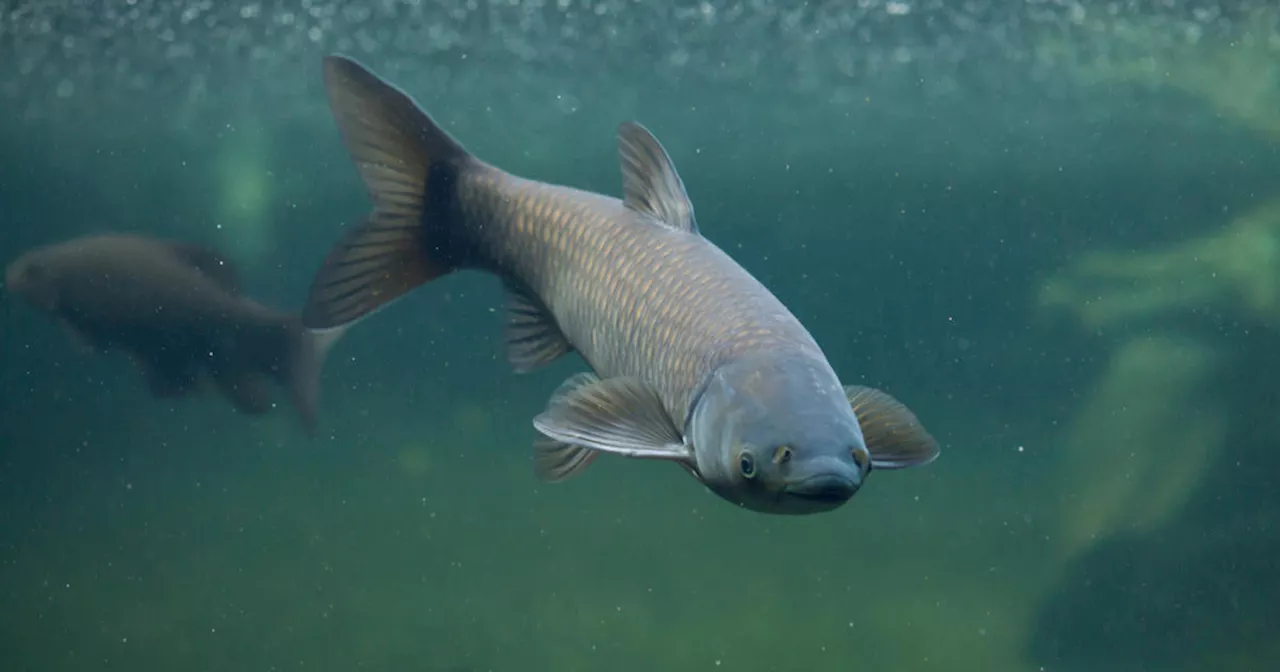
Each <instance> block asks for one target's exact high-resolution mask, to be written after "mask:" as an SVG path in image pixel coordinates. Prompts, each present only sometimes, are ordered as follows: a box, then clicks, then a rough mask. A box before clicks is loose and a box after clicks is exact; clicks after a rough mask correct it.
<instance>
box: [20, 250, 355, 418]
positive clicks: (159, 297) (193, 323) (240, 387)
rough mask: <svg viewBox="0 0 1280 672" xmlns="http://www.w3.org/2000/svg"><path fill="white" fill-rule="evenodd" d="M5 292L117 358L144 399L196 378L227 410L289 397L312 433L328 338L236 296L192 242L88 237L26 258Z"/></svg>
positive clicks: (252, 408)
mask: <svg viewBox="0 0 1280 672" xmlns="http://www.w3.org/2000/svg"><path fill="white" fill-rule="evenodd" d="M5 284H6V287H7V290H8V291H9V293H11V294H14V295H17V296H20V297H22V298H24V299H26V301H27V302H28V303H30V304H31V305H32V306H34V307H35V308H37V309H38V310H40V311H41V312H43V313H45V314H46V315H47V316H49V317H50V318H52V319H53V320H55V321H56V322H58V323H60V324H61V325H63V327H64V328H65V329H66V330H67V331H68V333H69V334H70V335H71V336H72V338H73V339H74V340H75V341H76V342H77V343H79V344H80V345H81V346H82V347H83V348H85V349H88V350H93V351H113V350H114V351H122V352H125V353H127V354H128V355H129V356H130V357H131V358H132V359H133V360H134V362H135V363H136V364H137V365H138V367H139V369H140V371H141V372H142V375H143V376H144V378H145V379H146V381H147V383H148V387H149V389H150V391H151V393H152V394H153V395H155V396H157V397H162V398H176V397H183V396H187V395H189V394H192V393H194V392H196V391H198V390H199V388H200V385H201V381H202V379H203V377H204V376H205V375H208V376H209V377H210V378H212V380H213V382H214V384H215V386H216V387H217V388H218V389H219V391H220V392H221V393H222V394H223V395H224V396H225V397H227V399H228V400H230V401H231V402H232V403H233V404H234V405H235V407H236V408H237V409H239V410H240V411H242V412H246V413H249V414H260V413H265V412H267V411H268V410H270V409H271V408H272V406H273V403H272V400H271V390H270V383H271V382H272V381H276V382H279V383H280V384H282V385H284V386H285V387H287V388H288V389H289V392H290V394H291V396H292V399H293V402H294V404H295V406H296V407H297V410H298V413H299V414H300V415H301V417H302V420H303V423H304V425H305V426H306V428H307V429H308V431H311V430H313V429H314V425H315V419H316V418H315V416H316V410H315V404H316V398H317V396H318V385H319V370H320V367H321V364H322V361H323V356H324V351H325V350H326V349H327V346H328V344H329V343H331V342H332V338H333V336H334V335H336V334H337V333H338V332H335V333H334V334H333V335H330V336H329V337H317V336H316V335H314V334H312V333H310V332H308V331H307V330H305V329H303V328H302V324H301V320H300V319H299V317H298V316H297V315H291V314H286V313H281V312H278V311H275V310H272V309H270V308H267V307H266V306H263V305H261V304H259V303H257V302H255V301H253V300H252V299H250V298H248V297H246V296H244V295H243V294H242V293H241V292H240V290H239V287H238V278H237V274H236V272H235V270H234V268H233V267H232V266H231V265H230V263H229V262H227V260H226V259H224V258H223V257H222V256H221V255H220V254H218V253H217V252H216V251H214V250H212V249H210V248H207V247H204V246H202V245H198V244H192V243H183V242H175V241H165V240H158V239H154V238H149V237H145V236H137V235H129V234H107V235H93V236H84V237H79V238H73V239H71V240H67V241H63V242H60V243H56V244H52V245H48V246H45V247H40V248H36V249H34V250H31V251H28V252H26V253H25V254H23V255H22V256H20V257H19V258H17V259H16V260H14V261H13V262H12V263H10V264H9V266H8V268H7V269H6V271H5Z"/></svg>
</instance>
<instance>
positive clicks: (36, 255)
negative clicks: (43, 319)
mask: <svg viewBox="0 0 1280 672" xmlns="http://www.w3.org/2000/svg"><path fill="white" fill-rule="evenodd" d="M48 257H49V255H48V253H47V251H46V250H34V251H31V252H28V253H26V254H24V255H22V256H21V257H18V258H17V259H15V260H14V261H12V262H11V263H10V264H9V266H8V267H7V268H5V271H4V285H5V291H7V292H8V293H9V294H11V295H13V296H16V297H19V298H21V299H23V300H24V301H26V302H28V303H30V304H31V305H33V306H35V307H37V308H40V309H42V310H47V311H53V310H55V309H56V308H57V305H58V289H57V286H58V278H57V265H56V264H54V263H51V262H52V260H51V259H49V258H48Z"/></svg>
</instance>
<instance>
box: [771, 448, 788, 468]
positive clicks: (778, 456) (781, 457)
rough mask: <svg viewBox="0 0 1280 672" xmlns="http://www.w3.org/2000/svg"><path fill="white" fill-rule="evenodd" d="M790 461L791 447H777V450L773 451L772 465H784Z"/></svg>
mask: <svg viewBox="0 0 1280 672" xmlns="http://www.w3.org/2000/svg"><path fill="white" fill-rule="evenodd" d="M790 461H791V446H778V449H777V450H775V451H773V463H774V464H786V463H788V462H790Z"/></svg>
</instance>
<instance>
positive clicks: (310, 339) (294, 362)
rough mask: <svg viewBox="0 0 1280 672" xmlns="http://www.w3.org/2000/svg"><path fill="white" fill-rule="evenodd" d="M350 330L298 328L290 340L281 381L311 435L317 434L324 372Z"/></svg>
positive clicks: (339, 328)
mask: <svg viewBox="0 0 1280 672" xmlns="http://www.w3.org/2000/svg"><path fill="white" fill-rule="evenodd" d="M344 333H346V329H345V328H343V327H338V328H335V329H329V330H326V331H312V330H310V329H305V328H297V329H294V331H293V334H292V338H291V339H290V351H289V352H288V353H287V359H286V360H285V365H284V366H283V367H282V368H281V370H280V375H281V377H282V380H281V381H280V382H281V383H282V384H283V385H284V386H285V387H287V388H288V389H289V397H290V398H291V399H292V401H293V406H294V408H296V409H298V415H299V416H301V418H302V424H303V427H304V428H305V429H306V430H307V434H312V435H314V434H315V431H316V424H317V420H316V418H317V411H316V408H317V406H318V405H319V402H320V372H321V371H322V370H324V360H325V358H326V357H327V356H328V355H329V350H330V349H331V348H333V344H334V343H337V342H338V339H340V338H342V335H343V334H344Z"/></svg>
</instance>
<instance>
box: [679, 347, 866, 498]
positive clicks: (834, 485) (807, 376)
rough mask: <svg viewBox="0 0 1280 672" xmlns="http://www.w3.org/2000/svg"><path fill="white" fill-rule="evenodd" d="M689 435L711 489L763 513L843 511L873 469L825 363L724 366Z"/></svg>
mask: <svg viewBox="0 0 1280 672" xmlns="http://www.w3.org/2000/svg"><path fill="white" fill-rule="evenodd" d="M689 436H690V439H691V440H692V443H693V446H694V455H695V458H696V460H697V467H698V473H699V475H700V476H701V477H702V480H703V482H704V483H706V485H707V487H709V488H710V489H711V490H712V491H713V492H715V493H716V494H718V495H720V496H721V497H723V498H725V499H728V500H729V501H732V502H734V503H736V504H738V505H740V506H743V507H744V508H747V509H751V510H754V511H758V512H762V513H780V514H808V513H819V512H823V511H830V510H833V509H836V508H838V507H840V506H841V505H842V504H844V503H845V502H847V501H848V500H849V499H850V498H851V497H853V495H854V493H856V492H857V491H858V489H859V488H860V487H861V486H862V482H863V480H864V479H865V478H866V476H867V474H868V473H869V471H870V469H871V456H870V453H869V452H868V450H867V446H866V442H865V440H864V439H863V436H862V430H861V428H860V427H859V425H858V419H857V417H856V416H855V415H854V413H853V409H852V407H851V406H850V405H849V402H848V399H847V397H846V396H845V394H844V389H843V387H842V386H841V385H840V381H839V379H838V378H837V377H836V375H835V373H834V371H832V370H831V367H830V365H829V364H827V362H826V360H825V359H823V358H821V357H820V356H812V355H808V354H801V355H794V354H788V353H776V354H775V353H768V354H761V355H753V356H750V357H743V358H738V359H735V360H733V361H732V362H730V363H728V364H726V365H724V366H721V367H719V368H718V369H717V370H716V371H715V372H714V373H712V374H711V377H710V379H709V381H708V382H707V385H706V387H705V388H704V390H703V392H702V394H701V395H700V396H699V397H698V400H697V402H696V404H695V406H694V409H693V413H692V415H691V417H690V426H689Z"/></svg>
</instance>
